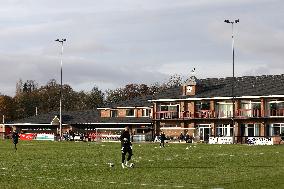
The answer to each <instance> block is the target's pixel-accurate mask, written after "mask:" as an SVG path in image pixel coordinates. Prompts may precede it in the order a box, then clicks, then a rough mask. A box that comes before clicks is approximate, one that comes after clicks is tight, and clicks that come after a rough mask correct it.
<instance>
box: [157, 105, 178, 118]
mask: <svg viewBox="0 0 284 189" xmlns="http://www.w3.org/2000/svg"><path fill="white" fill-rule="evenodd" d="M160 111H161V115H160V117H161V118H170V119H172V118H178V117H179V104H174V105H172V104H168V105H160Z"/></svg>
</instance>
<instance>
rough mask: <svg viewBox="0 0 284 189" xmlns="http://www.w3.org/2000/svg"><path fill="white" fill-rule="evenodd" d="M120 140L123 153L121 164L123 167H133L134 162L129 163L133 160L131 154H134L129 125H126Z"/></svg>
mask: <svg viewBox="0 0 284 189" xmlns="http://www.w3.org/2000/svg"><path fill="white" fill-rule="evenodd" d="M120 141H121V155H122V161H121V166H122V168H125V167H133V163H131V164H128V163H129V161H130V160H131V156H132V155H133V154H132V144H131V141H130V133H129V128H128V127H125V129H124V131H123V132H122V134H121V136H120ZM126 153H128V157H127V160H126V162H125V156H126Z"/></svg>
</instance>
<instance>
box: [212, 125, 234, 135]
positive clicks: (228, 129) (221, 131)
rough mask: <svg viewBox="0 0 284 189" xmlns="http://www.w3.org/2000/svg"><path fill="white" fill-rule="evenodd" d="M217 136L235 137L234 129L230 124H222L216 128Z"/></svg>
mask: <svg viewBox="0 0 284 189" xmlns="http://www.w3.org/2000/svg"><path fill="white" fill-rule="evenodd" d="M216 135H217V136H218V137H223V136H224V137H228V136H233V127H232V126H231V125H230V124H221V125H217V126H216Z"/></svg>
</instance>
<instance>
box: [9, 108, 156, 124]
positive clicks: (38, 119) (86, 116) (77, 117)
mask: <svg viewBox="0 0 284 189" xmlns="http://www.w3.org/2000/svg"><path fill="white" fill-rule="evenodd" d="M56 116H57V118H59V113H58V112H50V113H47V114H40V115H37V116H31V117H27V118H23V119H20V120H16V121H13V122H11V124H26V123H31V124H50V123H51V122H52V120H53V119H54V118H55V117H56ZM151 122H152V121H151V119H150V118H148V117H139V118H136V117H100V116H99V112H98V110H86V111H70V112H62V123H63V124H70V125H72V124H97V123H100V124H104V123H107V124H112V123H113V124H117V123H133V124H135V123H151Z"/></svg>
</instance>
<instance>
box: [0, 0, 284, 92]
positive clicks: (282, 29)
mask: <svg viewBox="0 0 284 189" xmlns="http://www.w3.org/2000/svg"><path fill="white" fill-rule="evenodd" d="M0 4H1V6H0V63H1V73H0V93H1V94H6V95H10V96H13V95H14V94H15V85H16V82H17V81H18V80H19V79H22V80H23V81H26V80H35V81H36V82H38V83H39V85H45V84H46V83H47V82H48V81H49V80H50V79H56V80H57V81H60V50H61V47H60V44H59V43H58V42H55V41H54V40H55V39H57V38H66V39H67V41H66V43H64V53H63V83H67V84H70V85H71V86H72V87H73V88H74V89H75V90H77V91H79V90H85V91H89V90H91V88H92V87H93V86H94V85H97V86H98V87H99V88H100V89H102V90H105V89H108V88H110V89H114V88H117V87H121V86H124V85H125V84H128V83H146V84H151V83H154V82H156V81H158V82H163V81H165V80H166V79H167V78H169V75H173V74H179V75H182V76H184V77H187V76H189V74H190V70H191V69H192V68H196V76H197V77H198V78H207V77H228V76H231V75H232V54H231V26H230V25H229V24H226V23H224V19H231V20H234V19H237V18H238V19H240V22H239V23H238V24H235V25H234V33H235V66H236V67H235V69H236V70H235V74H236V76H243V75H268V74H283V73H284V64H283V63H284V61H283V60H284V19H283V18H284V11H283V10H284V1H283V0H230V1H228V0H80V1H79V0H0Z"/></svg>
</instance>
